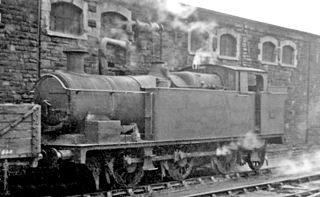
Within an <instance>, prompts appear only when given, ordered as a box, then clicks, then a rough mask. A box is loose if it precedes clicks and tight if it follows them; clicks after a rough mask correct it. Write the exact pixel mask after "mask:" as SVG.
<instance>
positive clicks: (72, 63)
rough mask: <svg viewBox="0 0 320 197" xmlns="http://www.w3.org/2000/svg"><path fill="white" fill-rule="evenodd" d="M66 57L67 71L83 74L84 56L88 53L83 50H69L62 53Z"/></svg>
mask: <svg viewBox="0 0 320 197" xmlns="http://www.w3.org/2000/svg"><path fill="white" fill-rule="evenodd" d="M63 52H64V53H65V54H66V55H67V71H68V72H73V73H78V74H85V72H84V56H85V55H86V54H87V53H88V52H87V51H86V50H85V49H84V48H70V49H66V50H64V51H63Z"/></svg>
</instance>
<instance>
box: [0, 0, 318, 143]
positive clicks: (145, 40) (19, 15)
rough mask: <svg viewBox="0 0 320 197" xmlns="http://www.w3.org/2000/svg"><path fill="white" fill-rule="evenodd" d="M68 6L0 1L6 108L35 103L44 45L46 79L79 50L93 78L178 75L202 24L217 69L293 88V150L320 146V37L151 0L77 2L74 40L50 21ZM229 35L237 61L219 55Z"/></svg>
mask: <svg viewBox="0 0 320 197" xmlns="http://www.w3.org/2000/svg"><path fill="white" fill-rule="evenodd" d="M38 2H41V25H40V26H39V28H40V29H39V30H40V32H41V40H37V38H38V33H37V32H38V20H37V19H38V16H39V13H38ZM67 2H69V3H70V2H71V1H67V0H41V1H35V0H34V1H29V0H2V1H1V4H0V13H1V16H2V17H1V21H0V73H1V76H0V90H1V91H0V102H30V101H31V99H32V92H30V90H32V85H33V84H34V82H35V81H36V80H37V77H38V75H37V71H38V70H37V68H38V61H37V58H38V47H37V46H38V44H40V46H41V47H40V50H39V52H40V62H41V65H40V67H41V70H40V73H41V74H43V73H46V72H50V71H53V70H56V69H66V67H65V64H66V57H65V55H64V54H63V50H65V49H67V48H70V47H77V46H81V47H84V48H86V49H87V50H88V52H89V55H88V56H87V58H86V61H85V71H86V72H87V73H91V74H99V73H101V74H110V75H127V74H144V73H147V71H148V69H149V67H150V63H151V62H152V61H158V60H163V61H166V62H167V64H168V66H169V68H170V69H172V70H174V69H177V68H183V67H185V66H190V65H192V64H193V63H194V62H193V61H194V58H195V54H194V53H193V52H192V51H190V46H189V44H190V43H189V39H190V38H189V37H188V36H189V33H188V32H189V30H190V29H192V25H194V24H197V25H199V24H200V26H197V28H199V29H200V28H202V27H203V26H205V28H206V29H209V30H208V31H209V35H206V36H204V37H203V38H204V39H208V38H210V43H209V44H208V42H207V44H208V45H207V47H208V48H209V49H210V50H212V51H211V52H210V54H209V56H210V57H209V59H210V58H211V59H210V62H211V63H219V64H226V65H233V66H235V65H238V66H245V67H254V68H260V69H264V70H266V71H267V72H268V82H269V85H270V86H283V87H286V88H287V90H288V99H287V101H286V112H285V131H286V136H287V140H288V142H289V143H303V142H305V140H306V136H307V135H308V136H309V137H308V140H309V141H312V142H317V141H318V138H319V137H318V128H319V123H318V122H319V121H318V120H319V118H320V113H319V111H320V107H318V106H320V102H319V98H320V91H318V90H319V89H320V88H319V85H318V84H319V82H320V81H319V80H320V77H319V74H320V66H319V58H320V57H319V54H320V53H319V52H320V36H317V35H313V34H309V33H305V32H300V31H295V30H290V29H286V28H282V27H278V26H274V25H269V24H264V23H259V22H256V21H251V20H247V19H243V18H239V17H234V16H230V15H226V14H222V13H217V12H214V11H209V10H205V9H197V10H196V11H195V12H194V13H193V14H192V15H190V16H189V17H177V16H175V15H173V14H172V13H169V12H166V11H164V10H162V9H161V6H159V4H157V3H156V2H157V1H153V0H144V1H131V0H109V1H103V0H74V1H72V4H73V6H76V8H77V9H79V8H80V9H81V16H80V18H81V19H82V21H81V23H80V26H79V28H81V33H80V34H79V35H71V34H68V33H61V32H57V31H55V29H54V28H52V21H53V20H55V19H52V16H51V15H50V12H51V9H52V4H55V3H67ZM224 33H228V34H230V35H234V36H235V38H236V41H237V52H238V53H237V56H236V57H234V58H225V57H222V56H221V54H219V50H220V49H219V47H220V45H219V43H220V42H221V39H220V37H219V36H221V35H223V34H224ZM264 37H271V38H272V39H273V40H275V42H276V44H277V46H276V47H277V48H276V52H277V54H278V56H277V61H276V62H275V63H271V64H269V63H265V62H262V61H261V50H262V49H261V39H262V38H264ZM104 38H108V39H109V38H110V39H113V41H112V40H111V41H108V42H107V44H106V45H105V51H106V54H105V59H104V60H105V63H106V64H102V65H101V64H99V60H101V59H99V57H101V53H102V52H101V43H102V40H103V39H104ZM114 40H116V41H114ZM118 41H119V42H118ZM205 41H206V40H205ZM287 41H290V42H292V43H294V44H295V47H296V48H295V50H296V51H297V55H296V64H295V65H294V66H286V65H283V64H281V50H280V49H279V48H280V47H281V43H285V42H287ZM200 42H201V40H200ZM117 43H118V44H117ZM119 43H120V44H119ZM205 43H206V42H205ZM102 56H103V55H102ZM307 128H308V129H307Z"/></svg>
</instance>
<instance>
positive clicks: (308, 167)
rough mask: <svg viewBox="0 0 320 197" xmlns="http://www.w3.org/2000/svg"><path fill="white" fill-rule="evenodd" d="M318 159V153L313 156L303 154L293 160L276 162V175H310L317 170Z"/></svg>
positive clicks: (319, 153) (319, 157)
mask: <svg viewBox="0 0 320 197" xmlns="http://www.w3.org/2000/svg"><path fill="white" fill-rule="evenodd" d="M319 159H320V152H316V153H313V154H308V155H306V154H304V155H301V156H298V157H295V158H293V159H284V160H280V161H279V162H278V161H277V166H279V167H278V168H277V170H276V175H278V176H285V175H298V174H304V173H311V172H313V171H316V170H319V167H318V165H319V164H318V161H319Z"/></svg>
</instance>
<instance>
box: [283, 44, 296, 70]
mask: <svg viewBox="0 0 320 197" xmlns="http://www.w3.org/2000/svg"><path fill="white" fill-rule="evenodd" d="M297 54H298V53H297V46H296V44H295V43H294V42H292V41H290V40H285V41H281V56H280V58H281V61H280V62H281V65H282V66H290V67H295V66H297V63H298V62H297Z"/></svg>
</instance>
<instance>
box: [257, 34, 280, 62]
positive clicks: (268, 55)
mask: <svg viewBox="0 0 320 197" xmlns="http://www.w3.org/2000/svg"><path fill="white" fill-rule="evenodd" d="M278 47H279V41H278V40H277V39H275V38H273V37H271V36H265V37H262V38H260V43H259V50H260V53H259V57H258V58H259V60H260V61H261V62H262V63H263V64H269V65H278V62H279V61H278V60H279V58H278Z"/></svg>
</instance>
